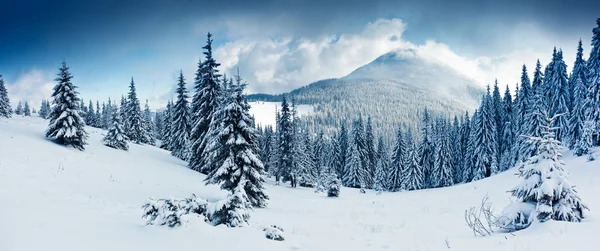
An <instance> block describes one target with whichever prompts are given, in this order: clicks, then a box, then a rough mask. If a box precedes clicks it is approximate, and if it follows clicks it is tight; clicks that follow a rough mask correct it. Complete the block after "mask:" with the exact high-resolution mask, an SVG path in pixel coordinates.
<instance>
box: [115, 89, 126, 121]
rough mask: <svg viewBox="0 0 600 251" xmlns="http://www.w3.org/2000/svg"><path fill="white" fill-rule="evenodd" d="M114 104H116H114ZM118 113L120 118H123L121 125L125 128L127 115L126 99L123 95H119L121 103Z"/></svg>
mask: <svg viewBox="0 0 600 251" xmlns="http://www.w3.org/2000/svg"><path fill="white" fill-rule="evenodd" d="M115 106H116V104H115ZM119 115H121V119H122V120H123V126H124V127H125V130H127V128H129V125H128V123H129V116H128V114H127V99H125V97H124V96H123V95H121V104H120V106H119Z"/></svg>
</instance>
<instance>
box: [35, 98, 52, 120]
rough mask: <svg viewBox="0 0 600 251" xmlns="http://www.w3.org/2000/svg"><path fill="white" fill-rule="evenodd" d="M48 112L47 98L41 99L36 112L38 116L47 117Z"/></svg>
mask: <svg viewBox="0 0 600 251" xmlns="http://www.w3.org/2000/svg"><path fill="white" fill-rule="evenodd" d="M49 113H50V105H49V103H48V101H47V100H45V99H42V104H41V105H40V110H39V112H38V115H40V117H41V118H43V119H47V118H48V114H49Z"/></svg>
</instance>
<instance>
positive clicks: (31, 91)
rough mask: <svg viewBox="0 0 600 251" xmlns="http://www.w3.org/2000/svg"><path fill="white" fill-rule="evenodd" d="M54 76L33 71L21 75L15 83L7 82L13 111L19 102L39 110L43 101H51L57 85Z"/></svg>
mask: <svg viewBox="0 0 600 251" xmlns="http://www.w3.org/2000/svg"><path fill="white" fill-rule="evenodd" d="M52 76H53V75H52V74H51V73H47V72H44V71H41V70H37V69H32V70H29V71H26V72H23V73H21V74H20V75H19V76H18V77H17V79H16V80H15V81H14V82H12V83H9V82H7V83H6V84H7V85H6V89H7V90H8V95H9V98H10V101H11V106H12V107H13V109H14V108H16V106H17V104H18V103H19V101H22V102H25V101H27V102H28V103H29V106H30V107H31V108H35V109H36V110H38V109H39V107H40V103H41V101H42V99H49V98H50V95H51V94H52V88H53V87H54V84H55V83H54V82H53V80H52V79H53V78H52ZM5 82H6V80H5Z"/></svg>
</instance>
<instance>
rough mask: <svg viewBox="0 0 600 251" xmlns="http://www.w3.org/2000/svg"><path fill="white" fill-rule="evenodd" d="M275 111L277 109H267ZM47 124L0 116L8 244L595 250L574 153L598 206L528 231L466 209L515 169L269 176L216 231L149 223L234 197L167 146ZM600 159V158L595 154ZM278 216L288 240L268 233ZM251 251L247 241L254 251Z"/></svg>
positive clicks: (574, 177)
mask: <svg viewBox="0 0 600 251" xmlns="http://www.w3.org/2000/svg"><path fill="white" fill-rule="evenodd" d="M269 109H270V108H269ZM47 124H48V121H47V120H42V119H40V118H36V117H21V116H14V117H13V118H11V119H4V118H2V119H0V201H1V202H2V206H1V207H0V222H2V224H0V250H3V251H4V250H7V251H29V250H32V251H33V250H63V251H71V250H73V251H75V250H77V251H79V250H86V251H94V250H115V251H120V250H123V251H125V250H127V251H129V250H145V251H153V250H178V251H186V250H223V251H237V250H265V251H266V250H273V251H281V250H297V251H321V250H344V251H364V250H373V251H377V250H430V251H437V250H439V251H442V250H461V251H471V250H473V251H475V250H489V251H500V250H502V251H504V250H523V251H529V250H531V251H536V250H578V251H579V250H597V248H598V246H599V245H598V243H599V242H598V240H597V237H596V236H597V233H598V232H599V231H600V224H599V221H598V220H597V219H598V217H599V216H600V214H599V213H598V212H599V211H598V210H596V209H598V208H600V199H599V197H598V196H597V191H598V184H599V182H600V168H597V165H598V164H597V162H587V161H586V157H580V158H575V157H573V156H572V154H571V153H568V152H566V153H565V156H567V157H566V158H565V164H566V167H565V168H566V170H567V171H569V173H570V181H571V182H573V184H575V185H576V186H577V190H578V192H579V194H580V196H581V198H582V200H583V201H584V202H585V203H587V205H588V206H589V208H590V209H591V211H590V212H589V214H588V215H587V217H588V218H586V220H585V221H584V222H581V223H568V222H556V221H549V222H546V223H541V224H539V223H535V224H534V225H533V226H531V227H530V228H528V229H526V230H522V231H519V232H516V233H514V234H508V233H499V232H497V233H494V234H493V235H492V236H487V237H474V236H473V233H472V231H471V229H469V228H468V227H466V226H465V223H464V219H463V217H464V210H465V209H467V208H468V207H469V206H475V205H477V204H479V203H480V200H481V198H482V197H483V196H484V195H486V194H487V195H488V196H489V198H490V202H491V203H492V205H493V209H495V210H496V212H499V210H500V209H501V208H503V207H504V206H505V205H507V204H508V203H509V202H510V196H509V194H508V193H506V191H507V190H508V189H510V188H511V187H512V186H514V185H516V184H518V180H517V177H516V176H514V175H513V173H514V172H513V171H507V172H504V173H501V174H498V175H495V176H493V177H490V178H487V179H484V180H480V181H476V182H472V183H469V184H462V185H456V186H452V187H445V188H436V189H426V190H419V191H409V192H396V193H388V192H384V193H382V194H377V193H376V192H374V191H372V190H367V191H366V193H365V194H362V193H360V192H359V190H358V189H352V188H342V190H341V194H340V197H339V198H328V197H326V195H325V194H324V193H315V192H314V189H309V188H300V187H298V188H294V189H292V188H289V185H281V186H276V185H274V183H275V182H274V181H273V180H272V179H269V180H268V184H266V185H265V189H266V191H267V193H268V194H269V197H270V201H269V205H268V206H267V208H264V209H255V210H253V211H252V212H251V218H250V226H248V227H243V228H227V227H225V226H222V225H221V226H218V227H213V226H211V225H209V224H207V223H205V222H203V220H202V219H200V218H193V217H189V218H186V222H184V224H183V226H180V227H177V228H168V227H166V226H145V225H144V222H145V220H144V219H141V216H142V209H141V208H140V207H141V206H142V205H143V203H144V202H145V201H146V200H147V199H148V198H150V197H152V198H170V197H175V198H182V197H189V196H191V194H192V193H194V194H196V195H198V196H199V197H202V198H207V199H208V200H209V201H215V200H218V199H221V198H223V197H224V196H226V193H225V192H224V191H221V190H220V189H219V188H218V186H216V185H209V186H206V185H204V178H205V176H204V175H203V174H200V173H198V172H195V171H192V170H190V169H188V168H187V167H186V163H184V162H183V161H181V160H179V159H177V158H175V157H173V156H171V155H170V154H169V152H167V151H164V150H162V149H159V148H157V147H153V146H149V145H137V144H131V145H130V149H129V151H127V152H126V151H121V150H116V149H113V148H109V147H106V146H104V145H103V144H102V143H101V139H102V134H105V133H106V131H105V130H102V129H97V128H92V127H86V130H87V131H88V132H89V134H90V137H89V145H87V146H86V150H85V151H78V150H75V149H73V148H67V147H64V146H61V145H57V144H55V143H53V142H51V141H49V140H47V139H45V138H44V130H45V129H46V126H47ZM597 157H600V156H597ZM272 224H276V225H278V226H281V227H282V228H283V229H284V230H285V231H284V235H285V237H286V240H285V241H282V242H277V241H272V240H268V239H266V238H265V234H264V232H263V228H264V227H267V226H270V225H272ZM249 247H251V248H249Z"/></svg>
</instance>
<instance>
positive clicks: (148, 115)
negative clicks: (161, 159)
mask: <svg viewBox="0 0 600 251" xmlns="http://www.w3.org/2000/svg"><path fill="white" fill-rule="evenodd" d="M154 130H155V129H154V122H153V121H152V112H151V111H150V106H148V100H147V99H146V104H145V105H144V131H145V132H144V135H145V136H146V138H145V140H144V143H146V144H150V145H154V144H156V141H155V138H154Z"/></svg>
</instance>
